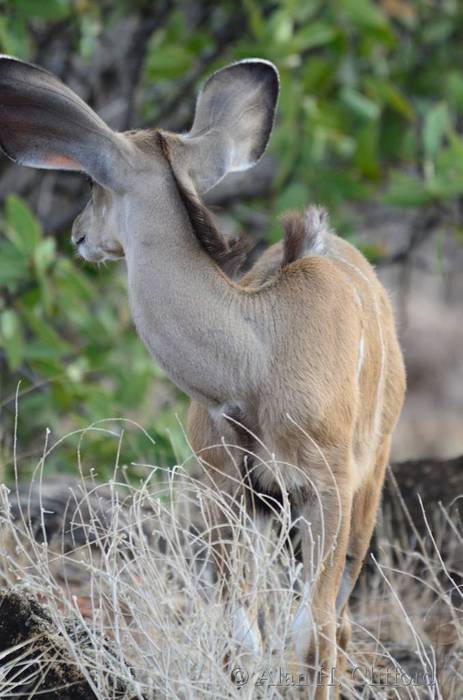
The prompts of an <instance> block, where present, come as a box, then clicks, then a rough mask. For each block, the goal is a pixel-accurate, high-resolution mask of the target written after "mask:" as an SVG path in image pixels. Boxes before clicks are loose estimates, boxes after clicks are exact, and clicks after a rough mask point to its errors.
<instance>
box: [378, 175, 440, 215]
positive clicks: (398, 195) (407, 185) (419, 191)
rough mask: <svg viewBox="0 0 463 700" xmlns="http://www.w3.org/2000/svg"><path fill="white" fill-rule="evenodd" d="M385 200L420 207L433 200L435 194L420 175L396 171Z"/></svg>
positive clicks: (392, 176)
mask: <svg viewBox="0 0 463 700" xmlns="http://www.w3.org/2000/svg"><path fill="white" fill-rule="evenodd" d="M383 200H384V201H385V202H386V203H387V204H393V205H395V206H401V207H420V206H423V205H425V204H429V203H430V202H432V201H433V200H434V196H433V194H432V193H430V192H429V190H428V189H427V188H426V185H425V183H424V182H423V181H422V180H420V179H419V178H418V177H416V176H413V175H407V174H405V173H402V172H400V171H394V172H393V173H392V175H391V179H390V182H389V189H388V190H387V192H386V194H385V196H384V198H383Z"/></svg>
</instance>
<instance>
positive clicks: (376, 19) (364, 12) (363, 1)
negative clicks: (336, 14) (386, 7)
mask: <svg viewBox="0 0 463 700" xmlns="http://www.w3.org/2000/svg"><path fill="white" fill-rule="evenodd" d="M339 9H340V10H341V11H342V12H343V13H344V14H345V15H347V16H348V17H349V19H350V20H351V21H352V22H353V23H354V24H356V25H358V26H363V27H371V28H374V29H384V28H385V27H387V26H388V22H387V19H386V16H385V15H384V14H383V12H382V11H381V10H380V9H379V7H376V6H375V4H374V3H373V2H370V0H340V1H339Z"/></svg>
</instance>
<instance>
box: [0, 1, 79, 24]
mask: <svg viewBox="0 0 463 700" xmlns="http://www.w3.org/2000/svg"><path fill="white" fill-rule="evenodd" d="M11 4H12V5H14V6H15V8H16V9H17V10H19V12H21V13H22V14H23V15H25V16H26V17H39V18H40V19H47V20H51V21H56V20H59V19H63V17H66V16H67V15H68V14H69V13H70V11H71V2H70V0H40V1H39V2H37V0H13V2H12V3H11Z"/></svg>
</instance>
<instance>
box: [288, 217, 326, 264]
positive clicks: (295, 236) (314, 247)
mask: <svg viewBox="0 0 463 700" xmlns="http://www.w3.org/2000/svg"><path fill="white" fill-rule="evenodd" d="M282 222H283V226H284V229H285V239H284V243H283V262H282V266H283V267H284V266H285V265H289V264H290V263H292V262H294V261H295V260H298V259H299V258H303V257H305V256H306V255H323V254H324V253H325V252H326V239H327V236H328V234H329V233H330V226H329V219H328V212H327V211H326V209H324V208H323V207H318V206H311V207H309V208H308V209H306V210H305V212H304V214H299V213H298V212H289V213H288V214H285V215H284V216H283V218H282Z"/></svg>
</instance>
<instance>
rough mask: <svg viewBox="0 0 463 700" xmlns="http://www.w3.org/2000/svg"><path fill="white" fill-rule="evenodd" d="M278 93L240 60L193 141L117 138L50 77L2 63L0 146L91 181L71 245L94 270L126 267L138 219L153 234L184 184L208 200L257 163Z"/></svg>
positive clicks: (4, 59) (205, 110)
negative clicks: (102, 264)
mask: <svg viewBox="0 0 463 700" xmlns="http://www.w3.org/2000/svg"><path fill="white" fill-rule="evenodd" d="M278 89H279V81H278V73H277V71H276V68H275V67H274V66H273V65H272V64H271V63H268V62H267V61H262V60H258V59H250V60H246V61H240V62H238V63H234V64H231V65H229V66H227V67H226V68H223V69H222V70H219V71H218V72H216V73H214V74H213V75H212V76H211V77H210V78H209V79H208V80H207V82H206V84H205V85H204V87H203V89H202V91H201V92H200V94H199V97H198V100H197V104H196V112H195V116H194V121H193V126H192V128H191V130H190V131H189V132H188V133H187V134H183V135H179V134H173V133H170V132H167V131H160V130H157V129H146V130H141V131H129V132H124V133H116V132H115V131H113V130H112V129H110V128H109V127H108V126H107V125H106V124H105V123H104V122H103V121H102V119H100V118H99V117H98V115H97V114H95V112H94V111H93V110H92V109H91V108H90V107H89V106H88V105H87V104H85V102H83V101H82V100H81V99H80V97H78V96H77V95H76V94H75V93H74V92H73V91H72V90H71V89H70V88H68V87H67V86H66V85H64V84H63V83H62V82H61V81H60V80H59V79H58V78H56V77H55V76H54V75H52V74H51V73H49V72H48V71H45V70H43V69H42V68H39V67H37V66H34V65H31V64H29V63H25V62H23V61H19V60H17V59H15V58H12V57H9V56H0V146H1V148H2V149H3V151H4V152H5V153H6V155H7V156H9V157H10V158H11V160H13V161H15V162H17V163H20V164H22V165H27V166H29V167H33V168H46V169H54V170H74V171H81V172H83V173H86V174H87V175H88V176H89V177H90V178H91V180H92V195H91V198H90V201H89V202H88V204H87V206H86V207H85V209H84V210H83V212H82V213H81V214H80V215H79V216H78V217H77V219H76V220H75V222H74V225H73V229H72V240H73V242H74V243H75V245H76V246H77V247H78V250H79V253H80V254H81V255H82V257H84V258H85V259H87V260H89V261H92V262H97V261H101V260H105V259H115V258H120V257H123V256H124V250H125V247H126V244H127V242H128V241H129V239H130V236H131V235H133V232H134V231H135V230H137V229H138V227H139V225H140V218H141V219H143V218H144V223H145V224H148V225H149V227H150V228H149V227H148V228H149V230H153V229H154V228H155V227H156V222H157V221H159V220H160V218H161V217H162V218H164V219H165V218H166V217H168V216H169V207H170V208H171V207H172V205H173V203H174V205H175V201H176V199H175V198H178V183H179V182H181V183H182V186H185V187H187V188H189V189H191V190H192V191H193V192H195V193H198V194H201V193H204V192H206V191H207V190H209V189H211V188H212V187H214V185H216V184H217V183H218V182H220V180H221V179H222V178H223V177H224V176H225V175H226V174H227V173H229V172H233V171H236V170H245V169H247V168H249V167H251V166H252V165H254V164H255V163H256V162H257V161H258V160H259V158H260V157H261V155H262V153H263V152H264V150H265V147H266V145H267V141H268V139H269V136H270V132H271V129H272V125H273V120H274V114H275V107H276V103H277V99H278ZM172 173H174V177H172ZM148 228H147V226H146V225H145V226H144V230H145V231H146V230H148Z"/></svg>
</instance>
